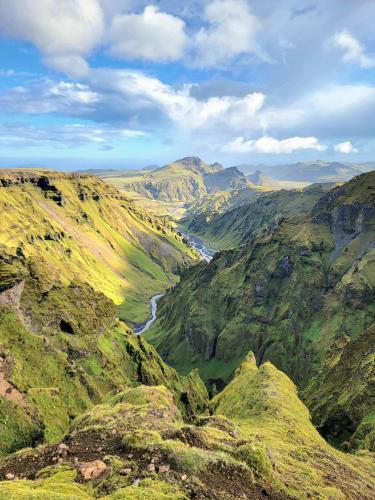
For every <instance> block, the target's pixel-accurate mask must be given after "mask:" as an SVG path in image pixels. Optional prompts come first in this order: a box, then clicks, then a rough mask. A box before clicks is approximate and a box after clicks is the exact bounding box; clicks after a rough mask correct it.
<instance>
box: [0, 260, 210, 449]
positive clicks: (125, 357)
mask: <svg viewBox="0 0 375 500" xmlns="http://www.w3.org/2000/svg"><path fill="white" fill-rule="evenodd" d="M45 271H46V274H44V275H41V274H39V273H38V271H37V268H35V267H34V263H33V262H32V261H29V260H27V259H25V258H23V257H13V256H9V255H8V256H6V255H3V256H2V257H1V258H0V276H1V277H2V280H1V288H0V289H1V290H2V291H1V292H0V455H4V454H6V453H9V452H11V451H14V450H15V449H17V448H20V447H22V446H26V445H30V444H32V443H35V442H37V441H43V440H44V441H47V442H56V441H57V440H59V439H61V437H62V436H63V435H64V433H65V432H66V431H67V429H68V428H69V424H70V422H71V420H72V419H73V418H75V417H76V416H78V415H79V414H81V413H82V412H83V411H85V410H86V409H87V408H90V407H91V406H92V404H94V403H98V402H100V401H101V400H102V399H103V398H104V397H108V394H111V393H112V394H113V393H115V392H117V391H118V390H121V389H123V388H124V387H127V386H132V385H135V384H139V383H144V384H164V385H166V386H167V387H169V388H170V389H171V390H172V392H173V393H174V395H175V398H176V403H177V404H178V405H179V406H180V408H181V410H182V411H183V412H184V413H185V414H189V413H194V412H195V411H197V410H198V409H200V410H201V409H203V408H204V406H205V398H206V389H205V387H204V385H203V383H202V382H201V381H200V379H199V377H198V376H197V375H196V374H195V373H192V374H191V375H189V376H188V377H181V376H179V375H177V373H176V372H175V371H174V370H173V369H172V368H169V367H167V366H166V365H164V363H163V362H162V361H161V359H160V358H159V356H158V354H157V353H156V351H155V350H154V349H153V348H152V347H151V346H149V345H147V344H146V343H145V342H144V341H143V340H142V339H141V338H140V337H135V336H134V335H133V334H132V333H131V331H130V330H129V329H128V328H127V327H126V325H125V324H124V323H121V322H119V320H118V319H117V318H116V307H115V305H114V304H113V303H112V302H111V301H110V300H109V299H107V298H106V297H105V296H104V295H103V294H101V293H100V292H95V291H94V290H93V289H92V288H91V287H90V286H89V285H87V284H85V283H82V282H79V281H75V282H74V283H71V284H70V285H64V284H63V283H61V282H59V281H58V280H57V279H56V278H55V275H54V273H53V268H52V267H48V264H47V263H46V269H45ZM48 271H49V272H48ZM47 272H48V273H47ZM10 276H12V277H13V283H9V277H10ZM3 278H5V279H3Z"/></svg>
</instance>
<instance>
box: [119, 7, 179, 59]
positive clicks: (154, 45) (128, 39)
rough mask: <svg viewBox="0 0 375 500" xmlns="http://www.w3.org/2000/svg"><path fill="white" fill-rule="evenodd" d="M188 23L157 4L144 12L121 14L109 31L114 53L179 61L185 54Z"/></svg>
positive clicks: (122, 56) (128, 57) (136, 57)
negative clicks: (166, 11)
mask: <svg viewBox="0 0 375 500" xmlns="http://www.w3.org/2000/svg"><path fill="white" fill-rule="evenodd" d="M187 41H188V38H187V36H186V34H185V23H184V21H182V20H181V19H179V18H178V17H175V16H172V15H170V14H167V13H165V12H160V11H159V9H158V8H157V7H155V6H153V5H149V6H147V7H146V8H145V10H144V12H143V13H142V14H127V15H117V16H115V17H114V18H113V21H112V25H111V28H110V32H109V43H110V51H111V54H112V55H114V56H116V57H119V58H122V59H147V60H150V61H154V62H167V61H175V60H177V59H179V58H181V57H182V56H183V54H184V51H185V47H186V45H187Z"/></svg>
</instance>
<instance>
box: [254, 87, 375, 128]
mask: <svg viewBox="0 0 375 500" xmlns="http://www.w3.org/2000/svg"><path fill="white" fill-rule="evenodd" d="M374 110H375V87H372V86H369V85H333V86H328V87H323V88H321V89H319V90H317V91H315V92H311V93H307V94H306V95H303V96H302V97H300V98H298V99H296V100H294V101H293V100H291V101H290V102H287V103H286V104H282V105H279V106H269V107H267V108H265V109H264V110H262V111H261V113H259V115H258V118H259V122H260V124H261V126H262V130H263V131H265V132H269V130H272V131H274V130H276V131H278V132H280V131H283V132H284V133H286V134H289V133H295V132H293V131H297V130H301V129H302V128H303V129H305V128H306V129H307V130H308V131H307V134H308V135H310V134H314V133H315V132H314V130H316V129H317V130H322V129H325V130H328V129H329V130H331V129H332V131H333V129H340V131H341V130H342V128H343V127H346V128H350V127H352V129H353V128H355V127H358V125H357V124H356V125H354V122H353V118H354V117H357V116H358V117H359V118H358V122H360V121H361V118H360V117H361V116H362V117H363V119H362V123H363V125H364V124H365V117H366V115H367V113H370V114H371V113H373V112H374ZM348 116H350V117H351V120H348ZM366 120H367V118H366ZM351 121H352V122H353V123H351ZM310 128H312V129H313V130H312V131H310ZM299 133H301V132H299ZM303 133H306V132H303ZM340 133H341V132H340ZM344 133H348V132H344Z"/></svg>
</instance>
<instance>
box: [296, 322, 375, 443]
mask: <svg viewBox="0 0 375 500" xmlns="http://www.w3.org/2000/svg"><path fill="white" fill-rule="evenodd" d="M303 396H304V399H305V400H306V403H307V404H308V406H309V408H310V410H311V414H312V419H313V422H314V424H315V425H316V426H317V428H318V429H319V430H320V432H321V433H322V434H323V435H324V436H325V437H326V438H327V439H329V440H330V441H332V442H334V443H336V444H340V445H341V447H342V448H344V449H357V448H367V449H370V450H372V451H375V326H372V327H371V328H369V329H368V330H367V331H366V332H364V333H362V334H361V335H359V337H357V338H355V339H350V338H349V337H348V336H344V337H341V338H339V339H338V340H337V341H336V342H334V343H333V344H332V346H331V348H330V351H329V353H328V356H327V359H326V360H325V362H324V364H323V366H322V367H321V369H320V370H319V373H318V374H317V375H316V376H315V377H314V378H313V379H312V380H311V382H310V383H309V385H308V386H307V388H306V389H305V391H304V393H303Z"/></svg>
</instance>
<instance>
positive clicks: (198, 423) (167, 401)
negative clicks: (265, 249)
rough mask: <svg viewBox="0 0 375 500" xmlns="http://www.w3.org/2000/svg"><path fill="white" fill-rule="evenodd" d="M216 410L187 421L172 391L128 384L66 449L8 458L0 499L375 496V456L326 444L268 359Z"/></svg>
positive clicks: (92, 413)
mask: <svg viewBox="0 0 375 500" xmlns="http://www.w3.org/2000/svg"><path fill="white" fill-rule="evenodd" d="M211 413H212V415H210V416H209V415H205V416H200V417H198V418H195V419H194V421H193V422H190V423H186V422H185V421H184V419H183V415H182V414H181V413H180V411H179V410H178V408H177V406H176V404H175V398H174V397H173V394H172V393H171V392H170V391H169V390H167V389H166V388H165V387H163V386H153V387H145V386H138V387H133V388H126V389H125V390H124V391H122V392H120V393H118V394H116V395H115V396H114V397H112V398H110V399H108V400H107V402H105V403H102V404H99V405H96V406H93V407H92V408H91V409H89V410H87V411H86V412H85V413H84V414H83V415H81V416H80V417H78V418H77V419H76V420H75V421H74V422H73V423H72V425H71V428H70V430H69V432H68V433H67V435H66V436H65V438H64V442H63V443H62V444H56V445H49V446H46V445H44V446H40V447H38V448H36V449H35V450H32V449H28V450H23V451H20V452H18V453H16V454H13V455H10V456H8V457H7V458H4V459H3V460H0V479H3V478H4V477H5V476H7V477H8V481H2V482H1V481H0V498H30V497H31V496H32V495H33V498H36V499H44V498H48V495H50V497H52V498H61V499H64V498H77V499H80V498H82V499H83V498H88V499H92V498H98V497H100V498H105V499H108V500H109V499H111V500H113V499H123V498H125V499H127V498H129V499H133V498H140V499H150V500H151V499H154V498H165V499H171V500H172V499H187V498H218V499H219V498H220V499H221V498H225V499H228V500H231V499H233V500H234V499H235V498H239V497H240V498H241V496H244V497H245V498H246V497H247V498H249V497H250V498H259V497H262V496H270V497H272V498H280V499H284V498H285V499H286V498H319V499H322V500H323V499H324V500H325V499H327V500H328V499H333V498H335V499H336V498H353V499H354V498H359V497H360V498H363V499H368V500H370V499H371V498H373V495H374V493H375V469H374V463H373V460H372V457H371V456H370V455H366V454H363V453H362V454H361V455H349V454H344V453H342V452H339V451H337V450H335V449H334V448H332V447H331V446H330V445H329V444H327V443H326V442H325V441H324V439H323V438H322V437H321V436H320V435H319V434H318V432H317V431H316V430H315V429H314V427H313V426H312V424H311V422H310V420H309V413H308V411H307V409H306V407H305V406H304V405H303V404H302V403H301V402H300V401H299V399H298V397H297V394H296V390H295V387H294V384H293V383H292V382H291V381H290V380H289V379H288V377H287V376H286V375H284V374H283V373H281V372H279V371H278V370H277V369H276V368H275V367H273V366H272V365H271V364H270V363H266V364H264V365H263V366H261V367H260V368H257V367H256V364H255V358H254V356H253V355H252V354H249V356H248V357H247V358H246V360H245V361H244V363H243V364H242V365H241V367H240V369H239V370H238V371H237V373H236V376H235V378H234V380H233V381H232V382H231V383H230V384H229V385H228V386H227V387H226V388H225V389H224V390H223V391H222V392H221V393H220V394H218V395H217V396H216V397H215V398H214V399H213V400H212V401H211ZM56 462H57V463H56ZM87 465H88V466H90V467H92V470H96V471H97V473H96V474H95V476H88V477H85V476H84V475H83V474H84V473H83V472H82V470H83V468H84V467H85V466H87ZM98 466H100V469H99V468H98ZM9 475H10V476H9ZM10 477H14V478H17V479H18V480H16V481H14V480H12V479H10ZM56 488H57V491H58V494H59V495H60V496H55V491H56Z"/></svg>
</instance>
